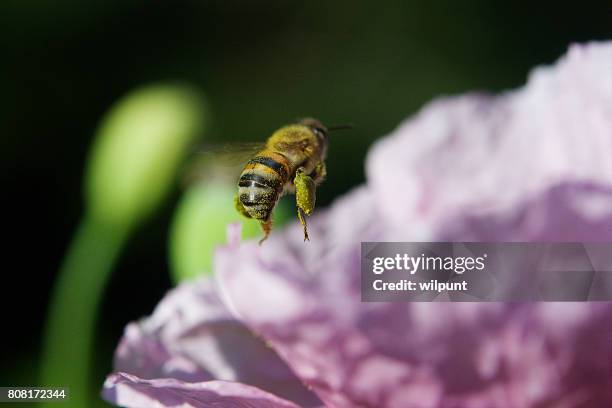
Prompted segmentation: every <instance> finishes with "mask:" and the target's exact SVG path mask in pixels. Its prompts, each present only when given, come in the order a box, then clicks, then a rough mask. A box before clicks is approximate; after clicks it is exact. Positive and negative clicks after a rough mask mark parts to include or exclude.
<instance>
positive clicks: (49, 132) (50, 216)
mask: <svg viewBox="0 0 612 408" xmlns="http://www.w3.org/2000/svg"><path fill="white" fill-rule="evenodd" d="M610 37H612V2H609V1H606V2H604V1H602V2H600V3H596V2H589V1H582V2H579V3H576V2H572V3H571V4H569V3H568V4H564V2H525V3H522V2H493V1H490V0H478V1H471V2H457V1H384V2H382V1H377V2H348V1H347V2H339V1H338V2H331V1H308V2H299V3H298V2H284V1H244V2H239V1H220V0H219V1H195V0H194V1H170V0H168V1H127V0H122V1H117V0H112V1H98V2H83V1H76V0H57V1H22V0H12V1H8V0H3V1H2V2H1V3H0V47H1V48H0V50H1V56H2V64H1V66H2V76H1V78H0V91H1V97H0V104H1V105H0V112H1V116H0V117H1V126H2V127H1V129H0V130H1V132H2V135H1V139H0V140H1V149H0V151H1V155H2V156H1V157H2V159H1V163H2V171H0V177H1V185H2V206H3V216H4V217H3V220H2V223H1V225H2V227H3V228H2V237H3V238H4V239H3V241H4V242H5V244H3V245H2V248H3V253H4V260H5V263H4V265H3V268H2V271H1V273H2V275H1V276H2V280H1V282H2V294H1V296H0V297H1V299H2V311H3V313H2V316H3V322H2V328H3V329H2V331H1V334H0V336H1V338H2V347H1V348H0V363H1V366H0V367H1V371H0V385H33V384H35V383H36V370H37V369H36V364H37V358H38V353H39V349H40V346H41V344H40V342H41V331H42V327H43V322H44V317H45V314H46V306H47V302H48V295H49V290H50V286H51V284H52V282H53V280H54V277H55V274H56V271H57V268H58V266H59V264H60V261H61V259H62V257H63V254H64V252H65V250H66V248H67V245H68V243H69V241H70V239H71V236H72V234H73V232H74V230H75V228H76V225H77V223H78V220H79V218H80V216H81V215H82V200H81V198H82V197H81V183H82V170H83V166H84V162H85V157H86V153H87V151H88V147H89V145H90V142H91V138H92V136H93V134H94V132H95V129H96V126H97V124H98V122H99V120H100V118H101V117H102V115H103V114H104V113H105V112H106V111H107V109H108V108H109V107H110V106H111V104H112V103H113V102H114V101H116V100H117V99H118V98H119V97H121V96H122V95H124V94H125V93H127V92H128V91H129V90H131V89H133V88H135V87H137V86H139V85H143V84H149V83H152V82H156V81H159V80H166V79H180V80H185V81H189V82H191V83H193V84H195V85H197V86H199V87H200V88H201V89H202V90H203V92H204V93H205V95H206V97H207V99H208V102H209V106H210V110H211V117H212V122H211V123H210V126H209V129H208V132H207V133H206V137H207V138H208V139H214V140H216V141H230V140H262V139H264V138H265V137H266V136H268V135H269V134H270V133H271V131H272V130H274V129H275V128H277V127H279V126H280V125H282V124H284V123H287V122H291V121H292V120H293V119H295V118H298V117H303V116H306V115H311V116H315V117H318V118H320V119H321V120H323V121H324V122H325V123H344V122H352V123H355V124H356V126H357V127H356V129H355V130H353V131H351V132H349V133H343V135H342V137H340V136H338V138H337V140H334V141H333V142H332V146H331V150H330V160H329V162H328V171H329V177H328V181H327V182H326V183H325V184H324V185H323V186H322V188H321V189H320V191H319V197H318V201H317V204H318V205H319V203H320V205H325V204H328V203H329V202H330V201H331V200H333V198H334V197H336V196H338V195H339V194H342V193H343V192H345V191H347V190H348V189H350V188H351V187H352V186H355V185H357V184H359V183H360V182H362V181H363V180H364V174H363V159H364V155H365V153H366V151H367V148H368V146H369V145H370V144H371V143H372V141H373V140H374V139H376V138H377V137H380V136H382V135H384V134H386V133H388V132H389V131H391V130H392V129H393V128H394V127H395V126H396V125H397V124H398V123H399V122H400V121H401V120H402V119H404V118H406V117H407V116H408V115H409V114H411V113H413V112H415V111H416V110H417V109H418V108H419V107H421V106H422V105H423V104H424V103H426V102H428V101H429V100H431V99H432V98H434V97H437V96H441V95H448V94H456V93H461V92H465V91H468V90H488V91H500V90H504V89H508V88H513V87H517V86H520V85H521V84H522V83H524V81H525V79H526V75H527V73H528V71H529V69H530V68H531V67H533V66H534V65H537V64H542V63H550V62H553V61H554V60H555V59H557V58H558V57H559V56H560V55H561V54H563V53H564V51H565V50H566V48H567V46H568V44H569V43H571V42H579V41H586V40H594V39H605V38H610ZM179 194H180V190H179V188H178V187H177V189H176V191H175V194H174V195H173V197H172V200H170V202H168V203H167V205H166V206H165V207H164V209H163V211H161V212H160V213H158V214H157V216H156V217H155V218H154V220H153V221H151V222H149V223H148V224H147V225H146V226H145V227H144V228H141V229H140V230H139V231H138V233H137V234H136V235H135V236H134V237H133V239H131V240H130V242H129V244H128V246H127V248H126V249H125V251H124V252H123V256H122V257H121V259H120V261H119V264H118V267H117V268H116V270H115V271H114V275H113V278H112V280H111V283H110V286H109V288H108V290H107V292H106V296H105V301H104V304H103V308H102V310H101V316H100V319H99V323H98V336H99V337H98V345H99V350H100V351H99V352H98V353H97V356H96V357H97V359H98V366H99V367H98V369H97V372H98V374H97V375H98V376H99V378H100V381H101V380H102V378H103V375H104V373H106V372H108V371H110V368H111V356H112V351H113V349H114V347H115V345H116V343H117V340H118V338H119V336H120V335H121V332H122V330H123V327H124V325H125V324H126V323H127V322H128V321H130V320H133V319H136V318H138V317H140V316H143V315H145V314H148V313H150V312H151V310H152V308H153V307H154V305H155V304H156V303H157V301H158V300H159V299H160V298H161V297H162V295H163V294H164V292H165V291H166V290H167V289H168V288H169V287H170V286H171V283H170V279H169V275H168V265H167V256H166V253H167V250H166V248H167V230H168V224H169V221H170V219H171V217H172V211H173V208H174V203H175V200H176V198H177V197H178V195H179Z"/></svg>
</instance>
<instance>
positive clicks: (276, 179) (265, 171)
mask: <svg viewBox="0 0 612 408" xmlns="http://www.w3.org/2000/svg"><path fill="white" fill-rule="evenodd" d="M288 177H289V165H288V163H287V159H286V158H285V157H284V156H283V155H281V154H279V153H275V152H271V151H263V152H260V153H259V154H258V155H257V156H255V157H254V158H253V159H251V160H249V162H248V163H247V165H246V166H245V167H244V170H243V171H242V174H241V175H240V180H239V182H238V197H239V199H240V202H241V203H242V205H243V206H244V208H245V210H246V211H247V212H248V213H249V215H251V217H253V218H255V219H258V220H267V219H268V218H269V216H270V214H271V212H272V210H273V209H274V206H275V205H276V201H278V198H279V197H280V195H281V193H282V191H283V187H284V185H285V183H286V182H287V180H288Z"/></svg>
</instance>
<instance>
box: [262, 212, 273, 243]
mask: <svg viewBox="0 0 612 408" xmlns="http://www.w3.org/2000/svg"><path fill="white" fill-rule="evenodd" d="M260 223H261V229H262V230H263V232H264V236H263V238H262V239H260V240H259V245H261V244H262V243H263V242H264V241H265V240H266V239H268V235H270V231H272V217H271V216H270V217H268V219H267V220H262V221H261V222H260Z"/></svg>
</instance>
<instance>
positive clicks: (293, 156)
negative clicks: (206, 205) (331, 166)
mask: <svg viewBox="0 0 612 408" xmlns="http://www.w3.org/2000/svg"><path fill="white" fill-rule="evenodd" d="M349 127H350V125H341V126H334V127H330V128H326V127H325V126H324V125H323V124H322V123H321V122H319V121H318V120H316V119H312V118H306V119H302V120H300V121H298V122H297V123H295V124H291V125H287V126H283V127H282V128H280V129H278V130H277V131H275V132H274V133H273V134H272V136H270V137H269V138H268V140H267V141H266V143H265V145H264V147H263V148H262V149H261V150H259V151H258V152H257V153H256V154H255V155H254V156H253V157H252V158H251V159H250V160H249V161H248V162H247V164H246V165H245V166H244V169H243V170H242V173H241V174H240V178H239V180H238V192H237V194H236V196H235V199H234V203H235V206H236V209H237V210H238V212H239V213H240V214H242V215H244V216H245V217H247V218H252V219H255V220H258V221H259V223H260V225H261V227H262V230H263V233H264V236H263V238H262V239H261V240H260V241H259V243H260V244H261V243H262V242H263V241H265V240H266V239H267V238H268V236H269V235H270V231H271V230H272V212H273V211H274V207H275V206H276V204H277V202H278V200H279V199H280V198H281V197H282V196H283V195H284V194H287V193H290V194H295V197H296V199H295V201H296V207H297V216H298V219H299V220H300V223H301V224H302V226H303V228H304V241H308V240H309V237H308V226H307V223H306V217H307V216H309V215H310V214H312V212H313V210H314V208H315V201H316V188H317V186H318V185H319V184H321V183H322V182H323V181H324V180H325V176H326V173H327V172H326V168H325V158H326V155H327V147H328V132H329V131H330V130H335V129H344V128H349Z"/></svg>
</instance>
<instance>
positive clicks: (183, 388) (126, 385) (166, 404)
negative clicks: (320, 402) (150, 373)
mask: <svg viewBox="0 0 612 408" xmlns="http://www.w3.org/2000/svg"><path fill="white" fill-rule="evenodd" d="M102 395H103V397H104V399H106V400H107V401H109V402H111V403H113V404H117V405H119V406H122V407H126V408H170V407H174V408H176V407H181V408H209V407H228V408H230V407H231V408H242V407H243V408H298V405H295V404H294V403H292V402H290V401H287V400H284V399H282V398H279V397H277V396H275V395H273V394H270V393H268V392H265V391H262V390H260V389H258V388H256V387H252V386H249V385H245V384H241V383H234V382H228V381H207V382H200V383H188V382H183V381H180V380H176V379H173V378H165V379H155V380H144V379H141V378H138V377H137V376H134V375H130V374H125V373H116V374H112V375H110V376H109V377H108V378H107V379H106V382H105V383H104V390H103V391H102Z"/></svg>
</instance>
